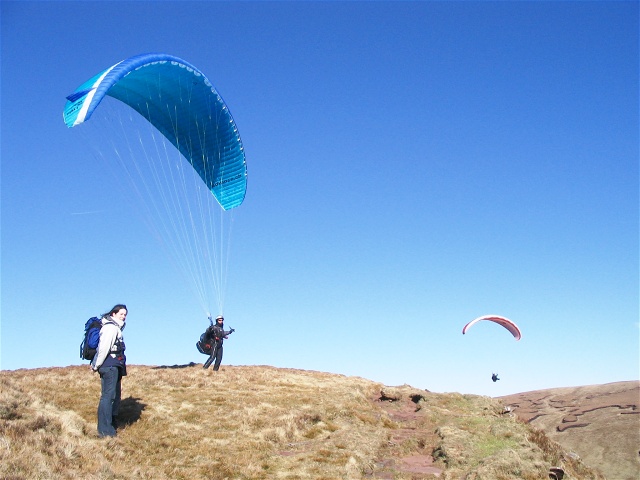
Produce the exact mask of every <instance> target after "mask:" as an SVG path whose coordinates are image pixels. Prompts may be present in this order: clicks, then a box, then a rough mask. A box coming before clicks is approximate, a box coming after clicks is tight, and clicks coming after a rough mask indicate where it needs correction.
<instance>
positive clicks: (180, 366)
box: [153, 362, 198, 370]
mask: <svg viewBox="0 0 640 480" xmlns="http://www.w3.org/2000/svg"><path fill="white" fill-rule="evenodd" d="M196 365H198V364H197V363H194V362H189V363H186V364H184V365H160V366H158V367H153V370H157V369H161V368H190V367H195V366H196Z"/></svg>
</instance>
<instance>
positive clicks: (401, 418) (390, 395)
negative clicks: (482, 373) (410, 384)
mask: <svg viewBox="0 0 640 480" xmlns="http://www.w3.org/2000/svg"><path fill="white" fill-rule="evenodd" d="M419 397H420V395H419V393H416V391H415V389H412V388H407V389H404V388H402V387H399V388H394V389H389V390H383V392H381V394H380V395H379V396H377V397H376V398H374V399H372V402H374V403H375V404H376V406H378V407H379V408H381V409H382V410H383V411H384V412H385V413H386V414H387V415H388V416H389V419H390V420H392V421H393V422H394V424H395V427H396V428H392V429H390V430H389V433H390V435H389V440H388V442H387V445H386V446H385V447H384V448H383V449H382V451H381V453H380V457H379V459H378V461H377V463H376V468H375V471H373V472H370V473H369V474H367V475H365V477H366V478H378V479H389V480H390V479H393V478H395V476H396V475H398V474H408V475H410V476H411V479H412V480H422V479H434V478H438V477H440V474H441V473H442V469H441V468H438V467H437V466H435V465H434V459H433V457H432V456H431V452H432V451H433V448H434V446H435V444H436V442H437V437H436V435H435V433H434V432H435V429H436V426H435V425H432V424H429V423H428V422H426V420H425V416H424V415H421V414H420V413H419V406H418V402H419V400H420V398H419Z"/></svg>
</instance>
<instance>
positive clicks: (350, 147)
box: [0, 1, 640, 396]
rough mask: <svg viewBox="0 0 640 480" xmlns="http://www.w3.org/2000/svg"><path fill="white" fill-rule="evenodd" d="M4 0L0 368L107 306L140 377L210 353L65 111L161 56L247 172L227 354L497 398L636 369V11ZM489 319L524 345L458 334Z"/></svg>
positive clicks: (500, 334)
mask: <svg viewBox="0 0 640 480" xmlns="http://www.w3.org/2000/svg"><path fill="white" fill-rule="evenodd" d="M0 8H1V15H2V64H1V67H2V70H1V75H2V77H1V82H2V83H1V88H2V90H1V94H2V95H1V101H2V104H1V113H2V119H1V120H2V130H1V135H2V137H1V141H2V151H1V154H2V165H1V167H2V171H1V174H2V177H1V179H2V185H1V186H2V212H1V213H2V217H1V220H2V264H1V268H2V271H1V273H2V285H1V287H2V305H1V307H2V312H1V313H2V319H1V331H0V332H1V349H2V350H1V353H0V360H1V364H0V367H1V368H2V369H10V370H12V369H18V368H35V367H46V366H66V365H75V364H80V363H81V361H80V359H79V358H78V345H79V343H80V340H81V335H82V326H83V324H84V321H85V320H86V319H87V318H89V317H90V316H93V315H95V314H97V313H103V312H105V311H107V310H108V309H109V308H110V307H111V306H113V305H114V304H115V303H119V302H124V303H126V304H127V305H128V306H129V311H130V312H129V317H128V325H127V329H126V331H125V338H126V340H127V346H128V350H127V353H128V359H129V362H130V363H133V364H146V365H173V364H184V363H188V362H191V361H195V362H202V361H203V360H204V357H203V356H201V355H200V354H198V353H197V351H196V350H195V347H194V343H195V341H196V339H197V338H198V336H199V334H200V333H201V332H202V330H203V329H204V328H205V327H206V325H207V321H206V318H205V317H204V315H203V313H202V309H201V307H200V305H199V304H198V302H197V301H196V299H195V298H194V296H193V294H192V293H191V290H190V287H189V285H187V284H186V282H185V281H184V280H183V279H182V277H181V276H180V275H179V274H178V273H177V271H176V269H175V268H174V265H173V264H172V262H171V261H170V259H169V258H168V257H167V254H166V253H165V251H164V250H163V249H162V248H161V247H160V246H159V244H158V242H157V241H156V239H155V238H154V237H153V236H152V235H150V233H149V230H148V229H147V227H146V226H145V225H144V223H143V222H141V221H140V215H139V214H136V213H134V212H133V210H132V206H131V204H130V203H128V201H127V200H126V199H125V198H124V197H123V196H122V195H120V194H119V193H118V192H119V191H120V190H119V189H118V188H116V186H114V185H113V180H112V178H111V177H109V176H106V175H105V172H104V168H103V167H102V166H100V165H99V164H98V163H97V162H95V161H94V160H93V158H92V157H91V156H90V155H88V154H87V145H86V143H85V142H82V141H79V136H78V134H77V132H76V131H75V130H76V129H72V130H70V129H68V128H67V127H66V126H65V125H64V123H63V121H62V109H63V107H64V102H65V96H66V95H68V94H69V93H71V92H72V91H73V90H74V89H75V88H76V87H77V86H78V85H79V84H81V83H82V82H84V81H85V80H87V79H88V78H90V77H91V76H92V75H94V74H96V73H97V72H99V71H101V70H103V69H105V68H107V67H109V66H111V65H113V64H114V63H116V62H118V61H120V60H123V59H125V58H128V57H130V56H133V55H136V54H139V53H146V52H164V53H169V54H172V55H175V56H178V57H181V58H183V59H185V60H187V61H188V62H190V63H192V64H194V65H196V66H197V67H198V68H200V70H201V71H203V72H204V73H205V74H206V75H207V76H208V77H209V79H210V80H211V81H212V82H213V84H214V85H215V86H216V88H217V89H218V91H219V92H220V93H221V95H222V96H223V97H224V99H225V100H226V102H227V104H228V105H229V107H230V109H231V111H232V113H233V116H234V119H235V121H236V123H237V125H238V128H239V131H240V134H241V136H242V140H243V143H244V147H245V150H246V155H247V166H248V172H249V174H248V175H249V176H248V190H247V197H246V199H245V202H244V203H243V205H242V206H241V207H239V208H238V209H237V213H236V217H235V223H234V231H233V242H232V257H231V263H230V269H229V276H228V281H229V286H228V290H227V295H226V301H225V312H224V313H225V317H226V319H227V322H226V324H227V326H232V327H234V328H235V329H236V330H237V331H236V333H234V334H233V336H232V337H231V338H230V339H229V340H228V341H227V342H226V343H225V347H227V348H226V349H225V356H224V360H223V364H231V365H273V366H277V367H287V368H298V369H307V370H319V371H327V372H334V373H339V374H344V375H350V376H351V375H353V376H361V377H365V378H368V379H371V380H375V381H379V382H382V383H385V384H387V385H397V384H403V383H407V384H410V385H413V386H415V387H418V388H425V389H428V390H431V391H436V392H445V391H458V392H462V393H477V394H485V395H492V396H497V395H503V394H508V393H516V392H522V391H527V390H535V389H540V388H551V387H559V386H570V385H585V384H598V383H607V382H614V381H622V380H633V379H638V378H639V377H640V375H639V373H640V372H639V369H640V366H639V363H640V359H639V336H640V330H639V324H638V311H639V309H638V291H639V285H638V265H639V261H638V260H639V259H638V231H639V229H638V218H639V211H638V210H639V209H638V206H639V197H638V191H639V189H638V182H639V172H638V164H639V162H638V157H639V152H638V144H639V138H638V131H639V122H638V104H639V102H638V91H639V88H638V63H639V62H638V43H639V42H638V40H639V38H638V13H639V12H638V3H637V2H175V1H174V2H11V1H3V2H2V4H1V5H0ZM77 128H78V127H77ZM78 212H84V213H86V214H83V215H78V214H77V213H78ZM485 314H499V315H504V316H507V317H509V318H511V319H512V320H514V321H515V322H516V323H518V325H519V326H520V328H521V330H522V332H523V338H522V340H521V341H520V342H515V341H514V340H513V338H511V336H510V335H509V334H508V332H506V330H503V329H501V328H500V327H498V326H496V325H491V324H478V325H476V326H475V327H474V328H473V330H472V331H471V332H469V334H467V335H465V336H463V335H462V334H461V330H462V327H463V326H464V324H465V323H467V322H468V321H470V320H472V319H473V318H475V317H478V316H480V315H485ZM494 371H497V372H499V373H500V377H501V381H500V382H497V383H495V384H494V383H493V382H491V380H490V376H491V373H492V372H494Z"/></svg>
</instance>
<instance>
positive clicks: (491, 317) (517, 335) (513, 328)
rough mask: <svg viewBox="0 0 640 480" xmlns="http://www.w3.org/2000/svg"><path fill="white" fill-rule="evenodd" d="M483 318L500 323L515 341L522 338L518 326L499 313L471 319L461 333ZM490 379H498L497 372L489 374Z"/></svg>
mask: <svg viewBox="0 0 640 480" xmlns="http://www.w3.org/2000/svg"><path fill="white" fill-rule="evenodd" d="M485 320H487V321H489V322H493V323H497V324H498V325H500V326H502V327H504V328H506V329H507V330H509V333H511V335H513V338H515V339H516V341H518V340H520V339H521V338H522V333H521V332H520V328H518V325H516V324H515V323H513V322H512V321H511V320H509V319H508V318H507V317H501V316H500V315H483V316H482V317H478V318H476V319H474V320H471V321H470V322H469V323H467V324H466V325H465V326H464V328H463V329H462V334H463V335H464V334H465V333H467V330H469V329H470V328H471V327H472V326H474V325H475V324H476V323H478V322H482V321H485ZM491 380H492V381H493V382H494V383H495V382H497V381H498V380H500V378H499V377H498V374H497V373H494V374H492V375H491Z"/></svg>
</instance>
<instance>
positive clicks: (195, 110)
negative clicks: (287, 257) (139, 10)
mask: <svg viewBox="0 0 640 480" xmlns="http://www.w3.org/2000/svg"><path fill="white" fill-rule="evenodd" d="M105 95H108V96H110V97H113V98H116V99H118V100H120V101H121V102H123V103H125V104H127V105H128V106H130V107H131V108H133V109H134V110H135V111H137V112H138V113H139V114H140V115H142V116H143V117H144V118H146V119H147V120H148V121H149V122H150V123H151V124H152V125H153V126H154V127H155V128H156V129H157V130H158V131H159V132H160V133H162V135H164V136H165V137H166V138H167V139H168V140H169V141H170V142H171V143H172V144H173V145H174V146H175V147H176V148H177V149H178V150H179V151H180V153H181V154H182V155H183V156H184V157H185V158H186V159H187V161H188V162H189V163H190V164H191V166H192V167H193V168H194V170H195V171H196V172H197V173H198V175H199V176H200V178H201V179H202V181H203V182H204V183H205V185H206V186H207V187H208V188H209V190H211V192H212V193H213V195H214V196H215V197H216V199H217V201H218V203H219V204H220V206H221V207H222V208H223V209H224V210H228V209H231V208H234V207H237V206H239V205H240V204H241V203H242V202H243V200H244V197H245V194H246V189H247V168H246V161H245V153H244V148H243V146H242V141H241V140H240V134H239V133H238V129H237V127H236V124H235V122H234V120H233V118H232V116H231V113H230V112H229V109H228V108H227V105H226V104H225V102H224V101H223V100H222V98H221V97H220V95H219V94H218V92H217V91H216V89H215V88H214V87H213V85H212V84H211V82H210V81H209V80H208V79H207V77H206V76H205V75H204V74H203V73H202V72H201V71H200V70H198V69H197V68H196V67H194V66H193V65H191V64H190V63H188V62H185V61H184V60H182V59H180V58H177V57H174V56H171V55H166V54H162V53H151V54H143V55H137V56H134V57H131V58H129V59H127V60H123V61H122V62H119V63H117V64H115V65H113V66H112V67H109V68H108V69H106V70H104V71H103V72H101V73H99V74H97V75H95V76H94V77H92V78H90V79H89V80H87V81H86V82H84V83H83V84H82V85H80V86H79V87H78V88H77V89H76V90H75V91H74V92H73V93H72V94H71V95H69V96H67V103H66V105H65V108H64V121H65V123H66V125H67V126H68V127H74V126H76V125H79V124H81V123H83V122H85V121H87V120H89V118H90V117H91V115H92V113H93V112H94V110H95V109H96V108H97V107H98V106H99V105H100V102H101V101H102V99H103V98H104V96H105Z"/></svg>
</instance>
